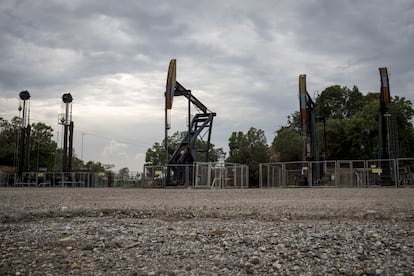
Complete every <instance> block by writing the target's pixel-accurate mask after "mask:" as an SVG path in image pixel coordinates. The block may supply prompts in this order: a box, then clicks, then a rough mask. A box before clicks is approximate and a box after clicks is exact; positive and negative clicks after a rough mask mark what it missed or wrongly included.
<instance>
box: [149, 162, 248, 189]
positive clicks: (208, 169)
mask: <svg viewBox="0 0 414 276" xmlns="http://www.w3.org/2000/svg"><path fill="white" fill-rule="evenodd" d="M248 171H249V168H248V166H246V165H240V164H233V163H223V162H195V163H193V164H192V165H168V166H144V173H143V179H142V187H144V188H165V187H178V188H179V187H182V188H187V187H193V188H247V187H248V186H249V180H248V179H249V172H248Z"/></svg>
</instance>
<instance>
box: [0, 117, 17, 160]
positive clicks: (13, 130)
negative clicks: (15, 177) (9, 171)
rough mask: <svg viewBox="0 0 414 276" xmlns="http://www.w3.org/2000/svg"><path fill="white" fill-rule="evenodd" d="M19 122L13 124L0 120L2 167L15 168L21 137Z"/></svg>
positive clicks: (15, 120) (0, 156)
mask: <svg viewBox="0 0 414 276" xmlns="http://www.w3.org/2000/svg"><path fill="white" fill-rule="evenodd" d="M18 126H19V120H18V118H17V117H15V118H14V119H13V120H12V121H11V122H8V121H7V120H3V119H2V120H0V145H1V146H0V165H3V166H14V165H15V159H16V158H17V155H16V154H17V141H18V137H19V127H18Z"/></svg>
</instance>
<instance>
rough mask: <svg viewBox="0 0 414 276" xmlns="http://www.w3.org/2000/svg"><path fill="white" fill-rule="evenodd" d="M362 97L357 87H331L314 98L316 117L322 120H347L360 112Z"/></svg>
mask: <svg viewBox="0 0 414 276" xmlns="http://www.w3.org/2000/svg"><path fill="white" fill-rule="evenodd" d="M362 106H363V95H362V93H361V92H359V89H358V87H356V86H354V87H353V88H352V89H349V88H348V87H346V86H343V87H341V86H339V85H333V86H329V87H327V88H326V89H325V90H323V91H322V93H321V95H319V96H318V97H317V98H316V110H317V113H318V116H320V117H324V118H334V119H343V118H349V117H351V116H353V115H355V114H357V113H358V112H360V111H361V109H362Z"/></svg>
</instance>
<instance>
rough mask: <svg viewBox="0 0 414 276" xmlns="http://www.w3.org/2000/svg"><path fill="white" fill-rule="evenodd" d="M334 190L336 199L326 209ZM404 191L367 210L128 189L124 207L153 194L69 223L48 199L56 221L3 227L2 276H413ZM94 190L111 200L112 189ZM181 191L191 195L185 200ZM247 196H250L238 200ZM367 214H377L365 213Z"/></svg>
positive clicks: (239, 194)
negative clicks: (396, 199) (271, 275)
mask: <svg viewBox="0 0 414 276" xmlns="http://www.w3.org/2000/svg"><path fill="white" fill-rule="evenodd" d="M45 191H46V190H45ZM51 191H52V192H53V193H56V194H59V193H64V194H65V193H69V192H75V191H77V190H70V189H67V190H66V189H65V190H64V191H61V190H53V189H52V190H51ZM335 191H336V192H338V195H337V197H338V199H341V200H338V201H335V204H332V202H334V201H333V200H332V199H333V198H335V196H334V195H332V194H330V193H333V192H335ZM364 191H365V190H362V191H361V190H354V191H353V193H354V194H358V193H362V192H364ZM386 191H387V193H393V191H394V190H392V189H391V190H390V189H386ZM398 191H401V190H398ZM410 191H411V190H404V191H403V192H404V193H402V194H398V198H399V201H388V200H389V199H388V197H386V198H382V199H381V200H382V201H381V202H383V201H384V200H385V202H383V204H373V202H372V200H373V199H372V198H371V199H370V200H371V202H368V203H367V205H364V204H365V203H364V202H365V200H368V199H369V198H370V195H371V194H372V193H374V194H375V193H377V190H369V193H368V194H367V195H366V196H364V200H363V201H357V200H342V198H343V194H342V193H347V190H346V189H338V190H335V189H333V190H332V189H328V190H319V189H318V191H315V190H310V189H304V190H302V189H298V190H296V189H295V192H299V193H310V194H311V195H312V196H310V195H309V196H306V197H302V198H301V200H299V201H293V202H289V201H284V200H285V199H284V198H283V197H282V198H281V199H282V200H281V201H277V200H275V197H276V195H275V194H279V193H281V194H283V195H286V193H290V192H291V191H290V190H285V189H281V190H276V192H277V193H276V192H275V194H273V195H272V197H271V198H270V199H269V198H268V199H266V196H267V195H268V194H272V193H273V190H266V191H263V190H245V191H239V190H229V191H219V193H217V194H213V195H214V197H212V195H211V193H216V191H208V193H205V192H204V191H192V190H189V191H187V190H186V191H177V190H168V191H165V190H148V191H147V190H137V191H135V190H128V191H126V192H125V194H124V196H123V197H119V200H120V202H122V204H124V197H127V196H128V195H129V194H134V193H135V195H139V194H141V193H143V194H145V193H151V196H146V198H144V199H141V201H145V200H146V202H147V203H146V204H147V205H145V206H147V207H145V206H143V205H139V204H140V202H141V201H140V200H136V202H134V203H133V205H131V206H129V207H128V208H126V207H122V206H121V207H119V206H120V205H118V208H117V209H110V208H109V206H112V205H116V204H113V203H111V204H109V203H105V204H107V205H108V206H107V207H106V208H103V207H99V208H98V207H96V208H95V209H91V210H86V209H85V210H83V211H82V210H80V209H75V207H74V206H71V205H70V202H69V203H68V201H65V206H67V208H65V210H64V211H65V213H67V214H69V215H70V216H69V217H66V216H64V215H62V214H61V213H59V212H60V211H61V208H59V207H58V206H59V205H58V204H61V203H55V204H57V205H53V204H52V203H53V202H54V201H53V196H50V194H49V195H48V197H47V199H48V200H47V201H42V204H44V206H47V205H46V203H47V204H51V205H50V206H48V207H47V208H49V209H50V210H52V209H53V208H55V209H56V210H58V211H57V213H53V212H50V211H49V209H48V211H47V212H45V213H44V214H43V215H41V214H37V215H33V214H30V216H29V215H28V216H27V217H24V216H23V217H22V218H21V219H19V220H14V221H13V220H7V221H6V220H4V219H3V221H2V223H1V224H0V231H1V238H0V248H2V249H0V252H1V259H0V275H130V276H132V275H160V276H161V275H169V276H173V275H246V274H252V275H269V274H276V275H338V274H342V275H377V276H379V275H399V276H401V275H413V272H414V267H413V266H414V264H413V261H412V260H413V259H412V256H414V240H413V233H414V232H413V229H414V225H413V223H414V217H413V216H412V213H413V212H414V210H413V205H412V201H409V203H407V204H405V203H404V201H401V200H400V198H401V197H404V194H407V193H408V194H409V193H410ZM5 192H7V191H2V193H0V199H2V196H4V194H5ZM87 192H88V191H86V190H82V191H80V193H81V195H82V196H84V193H87ZM93 192H95V190H93ZM96 192H102V193H104V194H105V193H107V197H106V198H110V197H109V195H111V194H112V193H117V192H118V190H116V189H114V190H111V189H110V190H108V191H106V190H105V191H101V190H96ZM194 192H195V193H194ZM198 192H200V193H198ZM292 192H293V191H292ZM53 193H51V194H53ZM91 193H92V192H91ZM181 193H194V194H192V196H189V197H187V198H182V197H181ZM244 193H246V194H248V193H253V195H255V196H254V197H253V199H252V200H250V199H249V200H246V199H243V200H239V198H243V197H244V196H245V195H244ZM315 193H329V194H330V196H328V197H326V198H329V200H328V201H323V199H320V198H319V200H322V203H323V204H325V205H322V203H319V202H318V201H315V200H314V196H315ZM257 194H259V195H260V197H262V198H261V199H260V200H258V198H259V195H257ZM160 195H164V196H166V197H167V196H171V197H172V198H173V200H168V199H165V198H162V197H161V199H162V200H160V199H159V198H160ZM89 197H90V199H88V202H89V201H90V202H93V198H94V197H91V196H89ZM228 197H231V198H233V200H228ZM67 198H71V200H74V201H75V202H76V197H74V196H70V197H67ZM147 198H148V199H147ZM177 198H178V199H177ZM307 198H309V200H307ZM367 198H368V199H367ZM390 198H391V199H392V198H393V197H390ZM49 199H50V200H49ZM134 199H135V198H134ZM220 199H226V200H222V201H220ZM348 199H349V198H348ZM394 199H395V198H394ZM157 200H159V201H157ZM290 200H292V199H290ZM2 202H6V201H4V200H3V201H1V200H0V206H1V204H2ZM24 202H26V201H24ZM83 202H85V201H83ZM96 202H98V203H99V202H100V201H99V200H98V201H96ZM96 202H95V203H96ZM120 202H118V203H117V204H121V203H120ZM157 202H158V203H157ZM206 202H209V203H210V202H211V203H214V204H211V207H209V205H208V204H206ZM396 202H398V204H397V203H396ZM401 202H402V203H401ZM337 204H339V205H340V206H341V208H337V207H336V206H337ZM341 204H349V206H348V207H347V205H341ZM400 204H401V205H400ZM404 204H405V205H404ZM18 206H20V205H18ZM138 206H140V207H138ZM298 206H299V207H298ZM364 206H365V207H364ZM30 207H32V208H31V209H32V210H34V209H35V208H33V206H30ZM367 207H369V210H372V209H375V212H366V211H364V208H367ZM76 208H78V206H76ZM108 208H109V209H108ZM209 208H210V209H209ZM297 208H299V209H297ZM55 209H53V210H55ZM0 210H6V208H3V209H0ZM16 210H19V209H18V208H17V207H16ZM187 210H190V211H187ZM374 215H375V216H374ZM0 217H1V213H0ZM10 217H12V216H10ZM60 217H61V219H59V218H60ZM281 217H282V218H286V217H289V219H288V220H281V219H280V218H281Z"/></svg>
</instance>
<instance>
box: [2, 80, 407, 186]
mask: <svg viewBox="0 0 414 276" xmlns="http://www.w3.org/2000/svg"><path fill="white" fill-rule="evenodd" d="M315 103H316V109H317V114H318V123H317V126H316V127H317V133H318V136H319V144H320V145H319V148H320V149H321V155H322V156H324V158H325V159H326V160H346V159H354V160H364V159H374V158H376V157H377V152H378V139H379V137H378V116H379V107H380V106H379V93H372V92H371V93H367V94H366V95H363V94H362V93H361V92H360V91H359V89H358V87H356V86H354V87H353V88H352V89H350V88H348V87H346V86H339V85H333V86H329V87H327V88H326V89H325V90H323V91H322V92H321V94H320V95H318V96H317V97H316V99H315ZM298 109H299V108H298ZM390 110H391V112H392V118H393V120H394V122H395V125H396V129H397V143H398V157H414V127H413V121H412V120H413V116H414V109H413V106H412V103H411V102H410V101H409V100H407V99H405V98H404V97H398V96H394V97H392V104H391V105H390ZM19 126H20V121H19V118H18V117H15V118H13V119H12V120H11V121H10V122H9V121H7V120H1V121H0V165H2V166H11V167H13V166H15V165H16V160H17V156H16V155H17V146H18V136H19V131H20V127H19ZM31 127H32V131H31V138H30V140H31V142H30V149H29V170H31V171H38V170H39V169H44V170H47V171H60V170H61V163H62V162H61V159H62V150H61V149H60V148H59V147H58V145H57V143H56V142H55V141H54V140H53V129H52V127H50V126H48V125H46V124H44V123H33V124H32V125H31ZM185 135H186V133H185V132H176V133H174V134H173V135H172V136H170V137H168V144H169V151H170V152H169V153H168V154H169V155H171V154H172V153H173V152H174V151H175V149H176V148H177V147H178V145H179V143H180V142H181V141H182V139H183V138H184V137H185ZM197 143H198V144H197V147H198V148H201V149H203V148H204V149H205V148H206V147H207V144H206V143H205V142H203V141H201V140H200V141H198V142H197ZM302 146H303V140H302V137H301V125H300V114H299V111H296V112H293V113H292V114H291V115H289V116H287V122H286V124H285V125H284V126H282V127H280V128H279V129H277V130H276V131H275V136H274V138H273V140H272V142H271V143H270V144H268V142H267V139H266V136H265V133H264V131H263V130H261V129H256V128H254V127H251V128H250V129H249V130H248V131H247V132H246V133H243V132H241V131H234V132H232V133H231V135H230V137H229V139H228V148H229V152H228V154H227V153H226V152H225V151H224V150H223V148H217V147H215V145H213V144H212V145H211V152H210V156H209V160H202V161H217V160H224V161H226V162H231V163H240V164H246V165H248V166H249V168H250V180H251V183H257V180H258V177H259V175H258V171H259V170H258V167H259V164H260V163H267V162H276V161H282V162H286V161H299V160H301V158H302ZM166 158H167V152H166V151H165V148H164V141H161V142H155V143H154V144H153V146H152V147H151V148H148V150H147V152H146V157H145V162H146V164H148V165H163V164H165V163H166ZM72 167H73V171H81V170H86V171H90V172H104V171H108V170H110V169H111V168H113V165H107V164H102V163H100V162H94V161H88V162H86V163H85V162H84V161H83V160H80V159H79V158H78V157H77V156H76V155H74V157H73V161H72ZM127 171H129V170H128V168H122V169H121V170H120V172H121V173H122V174H125V172H127Z"/></svg>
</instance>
